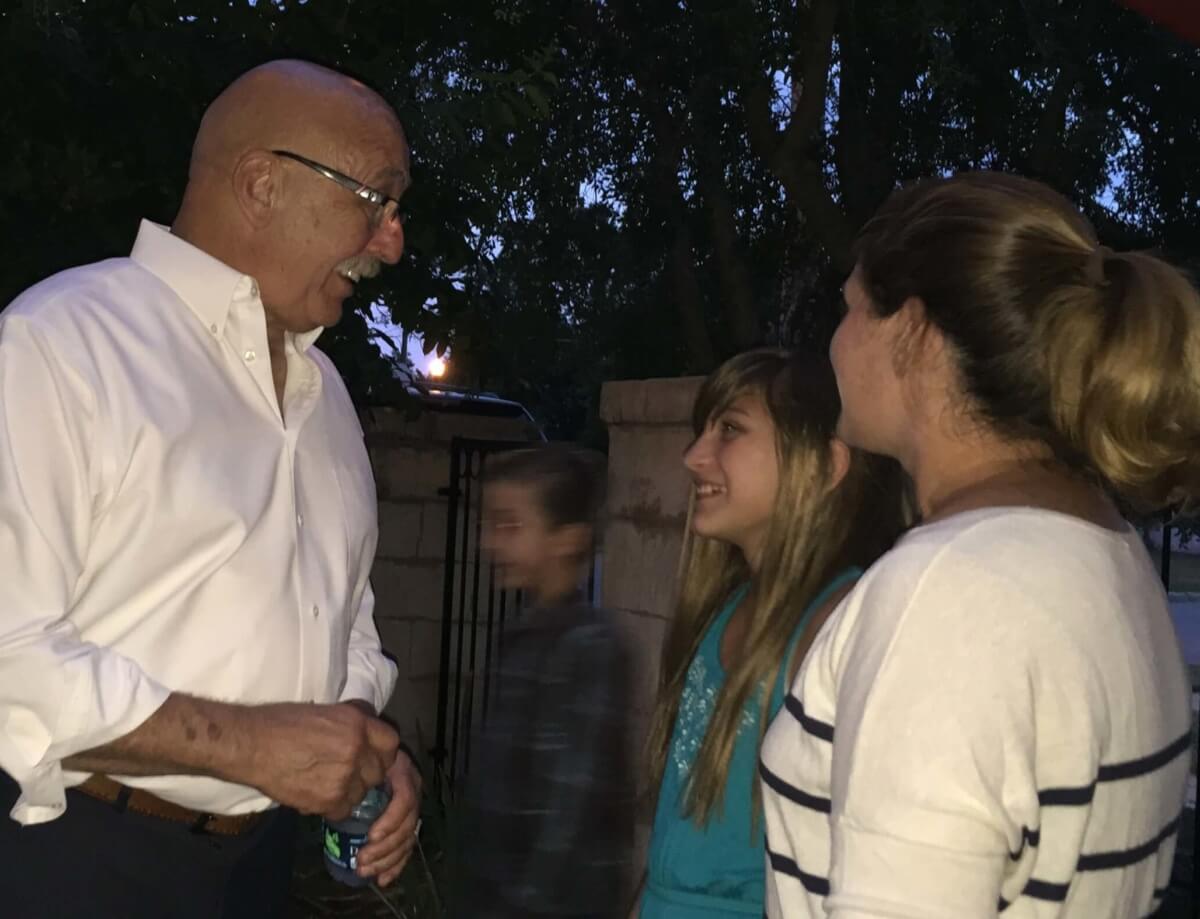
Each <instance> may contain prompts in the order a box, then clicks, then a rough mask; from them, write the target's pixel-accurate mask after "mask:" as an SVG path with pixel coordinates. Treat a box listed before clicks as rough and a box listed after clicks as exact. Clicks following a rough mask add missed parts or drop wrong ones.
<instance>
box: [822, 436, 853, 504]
mask: <svg viewBox="0 0 1200 919" xmlns="http://www.w3.org/2000/svg"><path fill="white" fill-rule="evenodd" d="M849 471H850V448H849V447H848V446H847V445H846V442H845V441H843V440H840V439H839V438H837V437H834V438H833V439H832V440H830V441H829V483H828V484H827V485H826V490H827V491H833V490H834V489H835V488H837V487H838V486H839V485H841V484H842V479H844V478H845V477H846V473H847V472H849Z"/></svg>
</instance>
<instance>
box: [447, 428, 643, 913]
mask: <svg viewBox="0 0 1200 919" xmlns="http://www.w3.org/2000/svg"><path fill="white" fill-rule="evenodd" d="M602 494H603V464H602V463H600V462H599V461H598V460H597V459H596V458H595V457H593V456H592V455H591V454H588V453H585V452H583V451H580V450H577V449H574V448H571V447H568V446H564V445H554V446H541V447H535V448H530V449H524V450H518V451H514V452H512V453H506V454H500V455H498V456H496V457H495V458H493V459H492V460H490V461H489V463H488V466H487V469H486V470H485V473H484V489H483V516H484V521H485V526H486V529H485V531H484V534H483V544H484V547H485V548H486V549H487V551H488V553H489V555H490V556H491V559H492V561H493V563H494V564H495V565H496V573H497V575H498V577H499V578H500V581H501V582H502V583H503V585H504V586H505V587H506V588H511V589H518V590H522V591H524V592H525V594H526V596H527V597H528V598H529V605H528V608H526V609H525V610H523V611H522V612H521V615H520V618H519V620H518V622H517V624H516V625H515V626H512V627H509V628H506V629H505V635H504V648H503V654H502V656H501V660H500V665H499V670H498V673H497V674H496V680H495V686H496V694H495V696H494V700H493V704H492V707H491V710H490V712H489V714H488V718H487V721H486V723H485V725H484V727H483V730H482V733H481V735H480V736H479V738H478V739H477V742H476V745H475V749H476V750H478V754H477V756H476V758H475V760H474V761H473V762H472V765H471V773H470V775H469V777H468V781H467V792H466V796H465V801H464V814H463V824H462V831H463V832H462V845H461V849H460V852H459V855H460V861H461V871H460V872H459V877H458V879H457V883H456V885H455V891H454V893H455V903H454V908H453V910H452V914H453V915H454V916H456V917H461V919H481V917H485V916H486V917H492V919H507V917H511V919H538V917H545V919H551V917H553V919H562V917H576V919H609V917H612V916H614V915H616V914H617V913H618V912H620V911H621V910H622V909H623V908H624V907H625V905H626V904H627V903H628V898H627V896H625V895H624V894H623V891H626V890H627V886H626V885H627V883H628V874H629V870H628V869H629V851H630V848H631V846H632V842H633V794H634V781H633V776H632V773H631V769H630V764H629V757H628V756H627V755H626V736H627V733H626V730H625V723H626V717H627V715H628V710H629V702H628V695H629V660H628V653H627V649H626V647H625V642H624V641H623V639H622V638H621V636H620V635H619V634H618V632H617V630H616V628H615V626H614V625H613V623H612V622H611V621H610V620H609V618H608V617H607V616H606V615H605V614H604V613H603V612H602V611H600V610H596V609H593V608H592V607H591V606H589V605H588V604H587V603H586V602H585V600H584V598H583V595H582V589H581V585H582V584H583V583H584V579H585V577H586V574H587V571H588V568H589V565H590V562H591V559H592V544H593V535H594V529H595V526H596V517H597V514H598V512H599V510H600V506H601V503H602Z"/></svg>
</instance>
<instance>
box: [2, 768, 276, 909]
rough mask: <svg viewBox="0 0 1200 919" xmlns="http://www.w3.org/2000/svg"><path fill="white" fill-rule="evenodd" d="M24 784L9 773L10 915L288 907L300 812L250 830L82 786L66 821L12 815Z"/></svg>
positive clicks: (5, 889)
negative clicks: (218, 828) (212, 828)
mask: <svg viewBox="0 0 1200 919" xmlns="http://www.w3.org/2000/svg"><path fill="white" fill-rule="evenodd" d="M17 794H18V791H17V786H16V783H14V782H13V781H12V779H11V778H9V777H8V775H6V774H5V773H3V772H0V915H2V916H3V917H4V919H242V917H245V919H250V917H253V919H268V917H283V916H285V915H286V914H287V896H288V885H289V882H290V879H291V871H292V855H293V851H294V849H295V832H296V814H295V812H293V811H289V810H286V809H282V808H281V809H279V810H278V811H275V812H273V813H272V814H270V815H268V816H267V817H266V818H265V819H263V820H262V821H261V822H260V823H259V824H258V825H257V826H256V827H254V829H253V830H251V831H250V832H249V833H246V834H244V835H242V836H215V835H208V834H203V833H194V832H192V831H191V830H190V829H189V828H188V827H186V826H184V825H182V824H178V823H172V822H170V821H167V820H161V819H159V818H157V817H144V816H142V815H140V814H132V813H129V812H125V813H121V812H119V811H118V810H117V809H116V808H115V807H114V806H113V805H111V804H105V803H104V802H102V801H98V800H96V799H94V798H90V797H88V796H87V795H84V794H82V793H81V792H77V791H70V790H68V792H67V811H66V813H65V814H63V815H62V816H61V817H59V818H58V819H57V820H52V821H51V822H49V823H42V824H38V825H36V826H28V827H23V826H21V825H20V824H18V823H17V822H16V821H14V820H13V819H12V818H11V817H9V816H8V815H9V812H10V811H11V810H12V807H13V804H15V803H16V799H17Z"/></svg>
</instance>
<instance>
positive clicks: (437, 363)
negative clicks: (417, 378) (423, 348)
mask: <svg viewBox="0 0 1200 919" xmlns="http://www.w3.org/2000/svg"><path fill="white" fill-rule="evenodd" d="M429 375H430V376H431V377H433V378H434V379H435V380H440V379H441V378H442V377H444V376H445V375H446V361H445V360H444V359H443V358H440V357H435V358H434V359H433V360H431V361H430V362H429Z"/></svg>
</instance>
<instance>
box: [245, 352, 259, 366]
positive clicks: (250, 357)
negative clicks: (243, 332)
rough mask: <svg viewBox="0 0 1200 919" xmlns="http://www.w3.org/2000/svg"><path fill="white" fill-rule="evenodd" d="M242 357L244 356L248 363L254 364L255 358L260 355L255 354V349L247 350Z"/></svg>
mask: <svg viewBox="0 0 1200 919" xmlns="http://www.w3.org/2000/svg"><path fill="white" fill-rule="evenodd" d="M242 357H244V358H245V359H246V363H247V364H253V363H254V359H255V358H256V357H258V355H257V354H255V353H254V352H253V351H247V352H246V353H245V354H243V355H242Z"/></svg>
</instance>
